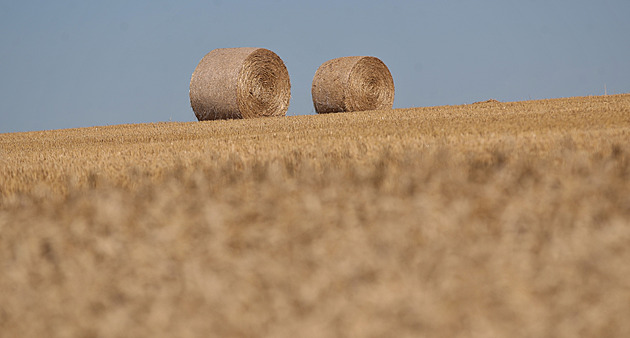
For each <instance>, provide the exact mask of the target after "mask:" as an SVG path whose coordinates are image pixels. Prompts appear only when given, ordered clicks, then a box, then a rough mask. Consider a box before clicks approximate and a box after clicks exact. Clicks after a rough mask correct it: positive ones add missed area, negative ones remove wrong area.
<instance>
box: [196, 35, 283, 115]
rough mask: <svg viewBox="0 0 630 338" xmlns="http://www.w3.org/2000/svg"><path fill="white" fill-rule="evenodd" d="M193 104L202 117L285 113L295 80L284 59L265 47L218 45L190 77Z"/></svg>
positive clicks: (200, 62) (202, 60)
mask: <svg viewBox="0 0 630 338" xmlns="http://www.w3.org/2000/svg"><path fill="white" fill-rule="evenodd" d="M189 95H190V105H191V107H192V109H193V112H194V113H195V116H196V117H197V119H198V120H199V121H203V120H217V119H235V118H254V117H261V116H284V115H286V113H287V109H288V108H289V101H290V99H291V82H290V79H289V72H288V71H287V68H286V66H285V65H284V62H282V59H280V57H278V55H276V54H275V53H274V52H272V51H270V50H268V49H264V48H249V47H243V48H218V49H214V50H212V51H211V52H210V53H208V54H206V55H205V56H204V57H203V58H202V59H201V61H199V64H198V65H197V67H196V68H195V71H194V72H193V74H192V77H191V78H190V92H189Z"/></svg>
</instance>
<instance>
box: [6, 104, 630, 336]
mask: <svg viewBox="0 0 630 338" xmlns="http://www.w3.org/2000/svg"><path fill="white" fill-rule="evenodd" d="M629 140H630V94H625V95H615V96H601V97H583V98H568V99H554V100H543V101H528V102H514V103H502V102H496V101H492V100H489V101H486V102H479V103H476V104H471V105H462V106H444V107H431V108H413V109H395V110H387V111H370V112H356V113H343V114H327V115H313V116H298V117H284V118H263V119H251V120H230V121H208V122H194V123H157V124H143V125H121V126H108V127H93V128H83V129H68V130H53V131H42V132H29V133H13V134H0V336H2V337H43V336H49V337H121V336H125V337H137V336H151V337H159V336H168V337H206V336H218V337H250V336H270V337H348V336H354V337H368V336H369V337H420V336H423V337H630V321H629V320H628V314H630V142H629Z"/></svg>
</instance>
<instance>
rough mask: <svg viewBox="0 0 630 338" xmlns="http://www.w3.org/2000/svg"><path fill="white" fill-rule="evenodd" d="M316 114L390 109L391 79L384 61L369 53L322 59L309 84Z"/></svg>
mask: <svg viewBox="0 0 630 338" xmlns="http://www.w3.org/2000/svg"><path fill="white" fill-rule="evenodd" d="M311 94H312V96H313V105H314V106H315V111H317V113H319V114H325V113H337V112H350V111H362V110H376V109H391V108H392V107H393V105H394V79H393V78H392V75H391V73H390V72H389V69H388V68H387V66H386V65H385V64H384V63H383V61H381V60H379V59H378V58H375V57H372V56H347V57H342V58H337V59H332V60H328V61H326V62H324V63H323V64H322V65H321V66H320V67H319V68H318V69H317V71H316V72H315V76H314V77H313V85H312V87H311Z"/></svg>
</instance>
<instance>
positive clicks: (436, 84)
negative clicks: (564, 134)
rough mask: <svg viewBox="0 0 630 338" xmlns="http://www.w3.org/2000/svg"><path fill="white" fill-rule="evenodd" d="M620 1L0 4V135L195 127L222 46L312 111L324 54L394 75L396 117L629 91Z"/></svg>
mask: <svg viewBox="0 0 630 338" xmlns="http://www.w3.org/2000/svg"><path fill="white" fill-rule="evenodd" d="M629 18H630V1H628V0H609V1H607V0H599V1H594V0H590V1H585V0H557V1H554V0H519V1H512V0H494V1H493V0H479V1H470V0H442V1H372V0H365V1H342V0H336V1H335V0H318V1H303V2H302V1H228V0H215V1H182V0H180V1H155V0H153V1H118V0H110V1H92V0H79V1H65V0H56V1H48V0H47V1H29V0H23V1H9V0H0V32H1V33H0V133H5V132H14V131H30V130H46V129H58V128H73V127H87V126H98V125H112V124H122V123H141V122H158V121H195V120H196V119H195V115H194V113H193V111H192V109H191V108H190V102H189V98H188V86H189V82H190V76H191V75H192V72H193V70H194V69H195V67H196V65H197V63H198V62H199V60H200V59H201V58H202V57H203V56H204V55H205V54H206V53H208V52H209V51H210V50H212V49H214V48H224V47H263V48H267V49H270V50H272V51H274V52H275V53H276V54H278V55H279V56H280V57H281V58H282V59H283V60H284V62H285V64H286V66H287V69H288V70H289V74H290V76H291V94H292V97H291V105H290V107H289V111H288V113H287V115H302V114H314V113H315V111H314V109H313V104H312V101H311V93H310V88H311V81H312V79H313V75H314V74H315V70H317V67H319V65H320V64H322V63H323V62H324V61H326V60H328V59H332V58H335V57H341V56H350V55H371V56H376V57H378V58H380V59H381V60H383V62H385V64H386V65H387V66H388V67H389V69H390V71H391V73H392V75H393V77H394V83H395V86H396V99H395V102H394V107H395V108H402V107H420V106H435V105H455V104H464V103H473V102H475V101H481V100H487V99H491V98H492V99H497V100H500V101H517V100H527V99H543V98H555V97H569V96H585V95H601V94H604V87H606V88H607V92H608V94H615V93H628V92H630V19H629Z"/></svg>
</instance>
